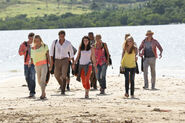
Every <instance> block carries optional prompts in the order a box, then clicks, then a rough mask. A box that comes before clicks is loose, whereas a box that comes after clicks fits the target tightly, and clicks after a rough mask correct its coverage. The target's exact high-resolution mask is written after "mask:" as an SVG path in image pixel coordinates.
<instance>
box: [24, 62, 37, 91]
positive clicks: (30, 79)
mask: <svg viewBox="0 0 185 123" xmlns="http://www.w3.org/2000/svg"><path fill="white" fill-rule="evenodd" d="M24 76H25V79H26V82H27V85H28V89H29V91H30V95H34V94H35V86H36V85H35V66H34V65H33V64H32V65H31V66H30V67H28V65H24Z"/></svg>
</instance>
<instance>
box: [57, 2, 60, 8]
mask: <svg viewBox="0 0 185 123" xmlns="http://www.w3.org/2000/svg"><path fill="white" fill-rule="evenodd" d="M57 3H58V8H59V7H60V0H57Z"/></svg>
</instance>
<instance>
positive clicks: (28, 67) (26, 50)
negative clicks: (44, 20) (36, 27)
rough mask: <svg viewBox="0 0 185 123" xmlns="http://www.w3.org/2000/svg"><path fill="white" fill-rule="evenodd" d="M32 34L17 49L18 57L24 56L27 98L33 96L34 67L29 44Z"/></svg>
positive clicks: (31, 40)
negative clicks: (28, 92)
mask: <svg viewBox="0 0 185 123" xmlns="http://www.w3.org/2000/svg"><path fill="white" fill-rule="evenodd" d="M34 35H35V34H34V33H30V34H29V35H28V41H24V42H23V43H22V44H21V45H20V47H19V55H20V56H24V75H25V79H26V82H27V85H28V89H29V91H30V94H29V98H32V97H34V96H35V66H34V64H33V61H32V60H31V44H32V42H33V37H34Z"/></svg>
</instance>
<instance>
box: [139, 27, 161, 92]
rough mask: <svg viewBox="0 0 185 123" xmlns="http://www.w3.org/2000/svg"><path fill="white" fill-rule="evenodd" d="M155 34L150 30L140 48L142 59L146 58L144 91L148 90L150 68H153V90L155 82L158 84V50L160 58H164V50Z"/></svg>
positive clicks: (144, 62)
mask: <svg viewBox="0 0 185 123" xmlns="http://www.w3.org/2000/svg"><path fill="white" fill-rule="evenodd" d="M153 34H154V33H153V32H152V31H151V30H148V31H147V33H146V36H147V37H146V38H145V39H144V40H143V41H142V43H141V45H140V47H139V55H140V56H141V57H143V56H144V61H143V68H144V69H143V72H144V87H143V88H144V89H148V67H149V66H150V68H151V83H152V90H155V82H156V71H155V64H156V58H157V48H158V49H159V51H160V54H159V56H160V58H162V52H163V49H162V47H161V45H160V44H159V42H158V41H157V40H155V39H154V38H153V37H152V36H153Z"/></svg>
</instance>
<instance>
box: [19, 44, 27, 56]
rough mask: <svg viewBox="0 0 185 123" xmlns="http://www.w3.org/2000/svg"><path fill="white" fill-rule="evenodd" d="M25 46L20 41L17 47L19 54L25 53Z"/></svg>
mask: <svg viewBox="0 0 185 123" xmlns="http://www.w3.org/2000/svg"><path fill="white" fill-rule="evenodd" d="M25 48H26V46H25V45H24V43H22V44H21V45H20V47H19V55H20V56H22V55H24V54H25V52H24V50H25Z"/></svg>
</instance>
